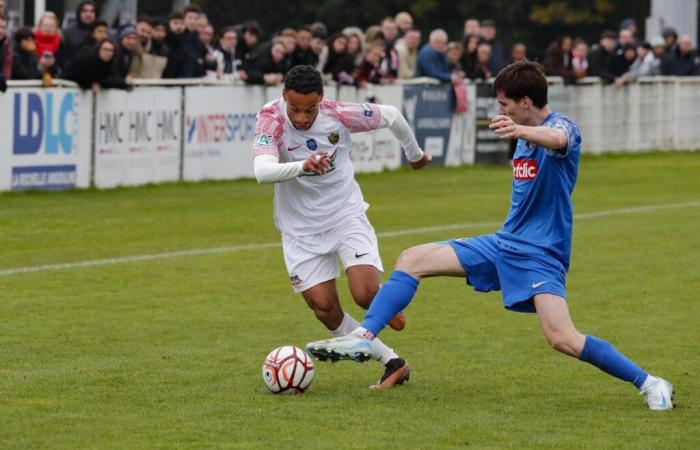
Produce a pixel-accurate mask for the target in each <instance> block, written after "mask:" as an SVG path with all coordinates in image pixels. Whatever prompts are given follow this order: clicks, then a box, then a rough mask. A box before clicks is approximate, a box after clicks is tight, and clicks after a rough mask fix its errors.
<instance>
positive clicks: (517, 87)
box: [493, 61, 547, 108]
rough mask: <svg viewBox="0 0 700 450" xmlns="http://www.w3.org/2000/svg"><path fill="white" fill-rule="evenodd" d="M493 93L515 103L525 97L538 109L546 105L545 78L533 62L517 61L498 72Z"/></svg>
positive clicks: (538, 65)
mask: <svg viewBox="0 0 700 450" xmlns="http://www.w3.org/2000/svg"><path fill="white" fill-rule="evenodd" d="M493 92H494V94H498V93H499V92H503V94H504V95H505V96H506V97H508V98H510V99H513V100H515V101H519V100H521V99H523V98H525V97H529V98H530V100H532V104H533V105H535V106H536V107H538V108H544V107H545V105H547V77H545V75H544V69H542V66H541V65H540V64H539V63H537V62H534V61H518V62H514V63H513V64H510V65H508V66H506V67H505V68H504V69H503V70H501V71H500V72H498V75H496V79H495V80H493Z"/></svg>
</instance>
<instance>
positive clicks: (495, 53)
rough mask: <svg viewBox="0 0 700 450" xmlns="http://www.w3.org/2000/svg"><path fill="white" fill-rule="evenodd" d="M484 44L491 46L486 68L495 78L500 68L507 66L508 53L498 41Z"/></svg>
mask: <svg viewBox="0 0 700 450" xmlns="http://www.w3.org/2000/svg"><path fill="white" fill-rule="evenodd" d="M484 42H486V43H487V44H489V45H491V56H490V57H489V62H488V66H489V70H490V71H491V73H492V74H493V76H494V77H495V76H496V74H498V72H500V71H501V69H502V68H504V67H505V66H507V65H508V52H507V51H506V48H505V46H504V45H503V44H502V43H501V42H500V41H496V40H493V41H491V42H489V41H484Z"/></svg>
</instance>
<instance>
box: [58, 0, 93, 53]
mask: <svg viewBox="0 0 700 450" xmlns="http://www.w3.org/2000/svg"><path fill="white" fill-rule="evenodd" d="M87 4H91V5H92V6H94V7H95V11H97V4H96V3H95V2H94V1H92V0H83V1H81V2H80V3H78V7H77V8H76V10H75V14H76V16H75V23H74V24H73V25H71V26H69V27H68V28H66V29H65V30H63V42H62V46H63V55H64V60H63V64H64V66H67V65H68V64H69V63H70V61H71V59H72V58H75V57H76V56H77V55H79V54H81V53H83V51H84V50H85V49H87V48H89V47H90V46H91V45H92V41H91V38H90V30H89V28H90V25H89V24H86V23H83V22H81V21H80V10H81V9H83V6H85V5H87Z"/></svg>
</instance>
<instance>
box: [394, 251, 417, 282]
mask: <svg viewBox="0 0 700 450" xmlns="http://www.w3.org/2000/svg"><path fill="white" fill-rule="evenodd" d="M422 260H423V258H422V252H421V250H420V248H419V247H411V248H407V249H406V250H404V251H402V252H401V254H400V255H399V259H398V260H397V261H396V269H397V270H400V271H402V272H406V273H407V274H409V275H411V276H413V277H415V278H421V276H422V275H423V274H422V273H421V271H420V265H421V261H422Z"/></svg>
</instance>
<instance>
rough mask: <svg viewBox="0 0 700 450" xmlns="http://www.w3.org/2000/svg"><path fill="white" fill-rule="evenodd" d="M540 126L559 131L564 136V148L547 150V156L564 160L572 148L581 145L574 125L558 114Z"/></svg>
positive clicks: (579, 134) (579, 136) (579, 135)
mask: <svg viewBox="0 0 700 450" xmlns="http://www.w3.org/2000/svg"><path fill="white" fill-rule="evenodd" d="M542 126H544V127H548V128H553V129H555V130H561V131H563V132H564V134H565V135H566V148H565V149H560V150H550V149H547V150H546V152H547V154H548V155H549V156H554V157H558V158H565V157H567V156H568V155H569V153H570V152H571V150H572V149H573V148H574V147H577V146H579V145H581V133H579V131H578V127H577V126H576V124H575V123H573V122H572V121H571V120H569V119H568V118H567V117H564V116H562V115H559V114H553V117H551V118H550V119H549V120H547V121H546V122H545V123H543V124H542Z"/></svg>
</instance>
